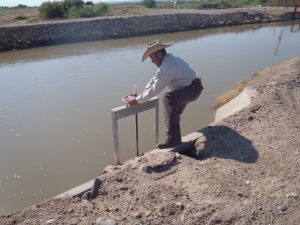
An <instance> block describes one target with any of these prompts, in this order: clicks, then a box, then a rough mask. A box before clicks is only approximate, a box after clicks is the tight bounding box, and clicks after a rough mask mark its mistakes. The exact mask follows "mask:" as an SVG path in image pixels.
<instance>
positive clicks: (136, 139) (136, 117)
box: [133, 85, 139, 156]
mask: <svg viewBox="0 0 300 225" xmlns="http://www.w3.org/2000/svg"><path fill="white" fill-rule="evenodd" d="M133 93H134V96H135V97H137V92H136V85H134V90H133ZM135 141H136V156H139V118H138V114H137V113H136V114H135Z"/></svg>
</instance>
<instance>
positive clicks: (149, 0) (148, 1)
mask: <svg viewBox="0 0 300 225" xmlns="http://www.w3.org/2000/svg"><path fill="white" fill-rule="evenodd" d="M142 4H143V5H144V6H146V7H147V8H155V7H156V1H155V0H143V2H142Z"/></svg>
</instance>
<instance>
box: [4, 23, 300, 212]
mask: <svg viewBox="0 0 300 225" xmlns="http://www.w3.org/2000/svg"><path fill="white" fill-rule="evenodd" d="M299 30H300V25H299V21H296V22H294V23H292V22H286V23H275V24H259V25H258V24H257V25H244V26H234V27H225V28H213V29H206V30H195V31H187V32H178V33H170V34H161V35H150V36H144V37H135V38H125V39H116V40H106V41H95V42H86V43H77V44H66V45H59V46H49V47H41V48H34V49H28V50H20V51H11V52H4V53H0V93H1V95H0V143H1V145H0V213H6V212H9V211H13V210H17V209H19V208H22V207H25V206H29V205H31V204H34V203H36V202H39V201H42V200H43V199H46V198H49V197H52V196H55V195H57V194H60V193H62V192H64V191H66V190H68V189H70V188H72V187H74V186H76V185H79V184H81V183H83V182H85V181H88V180H91V179H93V178H94V177H96V176H99V175H100V174H101V173H102V171H103V168H104V167H105V166H106V165H108V164H113V147H112V129H111V114H110V109H112V108H115V107H118V106H120V105H122V102H121V98H122V96H124V95H126V94H128V93H131V92H133V87H134V85H137V89H138V90H142V89H143V87H144V85H145V83H146V82H147V81H148V80H149V79H150V78H151V77H152V75H153V73H154V71H155V66H154V65H153V64H151V62H150V61H149V60H148V61H146V62H145V63H142V62H141V57H142V54H143V51H144V46H145V44H146V43H148V42H150V41H151V40H153V39H160V40H162V41H164V42H168V43H172V44H174V45H173V46H172V47H170V48H168V51H169V52H171V53H173V54H174V55H177V56H180V57H182V58H184V59H185V60H186V61H188V62H189V64H190V65H191V66H192V67H193V68H194V69H195V70H196V71H197V72H198V73H199V75H200V76H201V77H202V79H203V83H204V86H205V90H204V92H203V94H202V95H201V97H200V99H199V100H197V101H196V102H194V103H192V104H190V105H189V106H188V107H187V109H186V111H185V112H184V114H183V116H182V120H181V124H182V134H183V135H186V134H188V133H190V132H193V131H196V130H198V129H200V128H203V127H205V126H207V125H208V124H210V123H211V122H212V121H213V119H214V113H215V108H214V107H215V105H216V98H217V96H219V95H221V94H223V93H224V92H225V91H226V90H229V89H231V88H232V87H233V86H234V84H235V83H236V82H237V81H240V80H246V79H249V78H250V77H251V76H252V75H253V74H255V73H256V72H257V71H260V70H262V69H263V68H265V67H266V66H269V65H271V64H274V63H276V62H279V61H282V60H285V59H288V58H290V57H293V56H297V55H299V52H300V45H299V41H300V31H299ZM134 121H135V119H134V117H129V118H126V119H122V120H120V121H119V135H120V151H121V160H122V161H124V160H126V159H129V158H131V157H134V156H135V123H134ZM139 127H140V129H139V136H140V151H141V152H146V151H148V150H151V149H153V147H154V145H155V143H154V142H155V141H154V140H155V136H154V133H155V111H154V110H150V111H148V112H145V113H142V114H140V115H139ZM163 129H164V124H163V118H162V110H160V132H161V135H160V136H161V137H162V134H163Z"/></svg>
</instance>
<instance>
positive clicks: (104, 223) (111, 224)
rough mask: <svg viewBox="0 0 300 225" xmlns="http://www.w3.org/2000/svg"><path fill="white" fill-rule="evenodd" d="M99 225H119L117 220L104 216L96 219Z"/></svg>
mask: <svg viewBox="0 0 300 225" xmlns="http://www.w3.org/2000/svg"><path fill="white" fill-rule="evenodd" d="M96 224H97V225H117V223H116V221H114V220H111V219H107V220H106V219H103V218H98V219H97V220H96Z"/></svg>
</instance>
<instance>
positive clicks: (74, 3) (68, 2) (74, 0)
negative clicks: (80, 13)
mask: <svg viewBox="0 0 300 225" xmlns="http://www.w3.org/2000/svg"><path fill="white" fill-rule="evenodd" d="M83 5H84V1H83V0H64V1H63V6H64V8H65V11H68V9H70V8H72V7H82V6H83Z"/></svg>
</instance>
